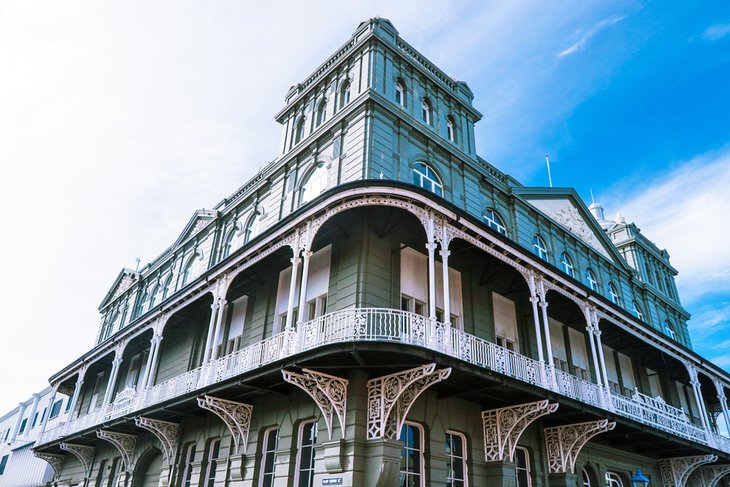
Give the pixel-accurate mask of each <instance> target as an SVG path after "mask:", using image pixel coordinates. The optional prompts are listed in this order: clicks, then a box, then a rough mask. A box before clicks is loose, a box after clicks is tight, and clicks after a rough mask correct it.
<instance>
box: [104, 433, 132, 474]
mask: <svg viewBox="0 0 730 487" xmlns="http://www.w3.org/2000/svg"><path fill="white" fill-rule="evenodd" d="M96 436H97V437H99V438H100V439H102V440H106V441H108V442H109V443H111V444H112V445H114V446H115V447H116V449H117V450H119V453H120V454H121V455H122V461H123V462H124V468H125V469H126V470H128V471H131V470H132V467H133V465H132V454H133V453H134V447H135V445H136V444H137V437H136V436H135V435H128V434H126V433H116V432H114V431H109V430H97V431H96Z"/></svg>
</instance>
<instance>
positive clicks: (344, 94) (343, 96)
mask: <svg viewBox="0 0 730 487" xmlns="http://www.w3.org/2000/svg"><path fill="white" fill-rule="evenodd" d="M348 103H350V80H349V79H348V80H345V81H344V82H343V83H342V87H341V88H340V108H342V107H344V106H345V105H347V104H348Z"/></svg>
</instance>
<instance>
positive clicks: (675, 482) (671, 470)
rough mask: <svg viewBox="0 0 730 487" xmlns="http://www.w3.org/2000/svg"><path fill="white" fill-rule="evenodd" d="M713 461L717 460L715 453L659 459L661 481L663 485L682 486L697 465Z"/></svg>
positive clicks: (670, 486)
mask: <svg viewBox="0 0 730 487" xmlns="http://www.w3.org/2000/svg"><path fill="white" fill-rule="evenodd" d="M714 461H717V455H692V456H688V457H674V458H662V459H661V460H659V468H660V469H661V472H662V482H663V484H664V486H665V487H684V486H685V484H686V483H687V480H688V479H689V476H690V475H692V472H693V471H694V470H695V469H696V468H697V467H699V466H701V465H705V464H707V463H712V462H714ZM708 485H712V484H708Z"/></svg>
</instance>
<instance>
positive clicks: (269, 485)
mask: <svg viewBox="0 0 730 487" xmlns="http://www.w3.org/2000/svg"><path fill="white" fill-rule="evenodd" d="M272 433H274V434H275V436H274V438H273V440H274V445H273V448H271V446H272V445H270V440H271V434H272ZM278 448H279V427H278V426H270V427H268V428H266V429H265V430H264V434H263V436H262V440H261V457H260V460H259V462H260V463H259V482H258V487H273V485H274V479H275V476H276V450H278ZM269 455H271V467H272V470H271V472H269V471H267V470H266V465H267V463H268V459H269ZM267 477H268V478H267Z"/></svg>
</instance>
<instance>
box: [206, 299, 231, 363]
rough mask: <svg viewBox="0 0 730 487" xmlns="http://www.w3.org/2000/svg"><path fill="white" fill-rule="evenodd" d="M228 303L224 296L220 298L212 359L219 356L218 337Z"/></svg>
mask: <svg viewBox="0 0 730 487" xmlns="http://www.w3.org/2000/svg"><path fill="white" fill-rule="evenodd" d="M227 305H228V301H226V300H225V299H224V298H223V297H219V298H218V315H217V316H216V320H215V329H214V330H213V339H212V341H211V343H210V345H211V348H212V349H211V352H210V360H215V359H217V358H218V337H219V336H220V334H221V328H223V316H224V315H225V314H226V309H227V308H226V306H227Z"/></svg>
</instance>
